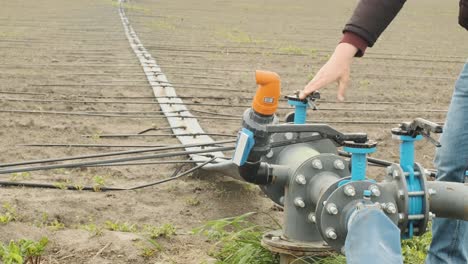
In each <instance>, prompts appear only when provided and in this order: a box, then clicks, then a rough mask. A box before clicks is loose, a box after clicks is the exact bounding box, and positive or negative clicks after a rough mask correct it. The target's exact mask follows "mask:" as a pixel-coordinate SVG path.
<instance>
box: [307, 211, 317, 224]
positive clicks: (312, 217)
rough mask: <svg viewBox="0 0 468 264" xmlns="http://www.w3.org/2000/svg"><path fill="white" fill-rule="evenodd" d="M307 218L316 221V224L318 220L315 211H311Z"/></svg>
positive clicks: (312, 221)
mask: <svg viewBox="0 0 468 264" xmlns="http://www.w3.org/2000/svg"><path fill="white" fill-rule="evenodd" d="M307 218H308V219H309V221H310V222H311V223H314V224H315V221H316V220H317V218H316V217H315V213H310V214H309V215H308V216H307Z"/></svg>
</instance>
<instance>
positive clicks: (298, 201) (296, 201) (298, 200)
mask: <svg viewBox="0 0 468 264" xmlns="http://www.w3.org/2000/svg"><path fill="white" fill-rule="evenodd" d="M294 205H295V206H297V207H300V208H304V207H305V203H304V200H303V199H302V198H300V197H297V198H296V199H294Z"/></svg>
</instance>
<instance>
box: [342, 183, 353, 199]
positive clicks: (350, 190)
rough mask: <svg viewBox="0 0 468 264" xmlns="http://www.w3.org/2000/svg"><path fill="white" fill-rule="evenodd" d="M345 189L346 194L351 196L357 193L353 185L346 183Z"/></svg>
mask: <svg viewBox="0 0 468 264" xmlns="http://www.w3.org/2000/svg"><path fill="white" fill-rule="evenodd" d="M343 191H344V193H345V194H346V196H349V197H353V196H354V195H356V189H354V187H353V186H352V185H346V186H345V187H344V188H343Z"/></svg>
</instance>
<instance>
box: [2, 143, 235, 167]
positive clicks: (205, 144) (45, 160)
mask: <svg viewBox="0 0 468 264" xmlns="http://www.w3.org/2000/svg"><path fill="white" fill-rule="evenodd" d="M233 142H236V141H235V140H222V141H214V142H210V143H196V144H181V145H174V146H167V147H156V148H146V149H135V150H126V151H116V152H107V153H100V154H92V155H82V156H72V157H65V158H55V159H43V160H30V161H24V162H14V163H4V164H0V167H15V166H21V165H30V164H38V163H49V162H57V161H67V160H78V159H89V158H100V157H109V156H118V155H127V154H136V153H145V152H153V151H161V150H172V149H180V148H191V147H203V146H211V145H215V144H224V143H233Z"/></svg>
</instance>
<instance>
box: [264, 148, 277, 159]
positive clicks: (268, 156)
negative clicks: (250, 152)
mask: <svg viewBox="0 0 468 264" xmlns="http://www.w3.org/2000/svg"><path fill="white" fill-rule="evenodd" d="M274 154H275V153H274V152H273V150H271V149H270V151H268V153H267V154H266V155H265V156H266V157H267V158H269V159H271V158H273V155H274Z"/></svg>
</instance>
